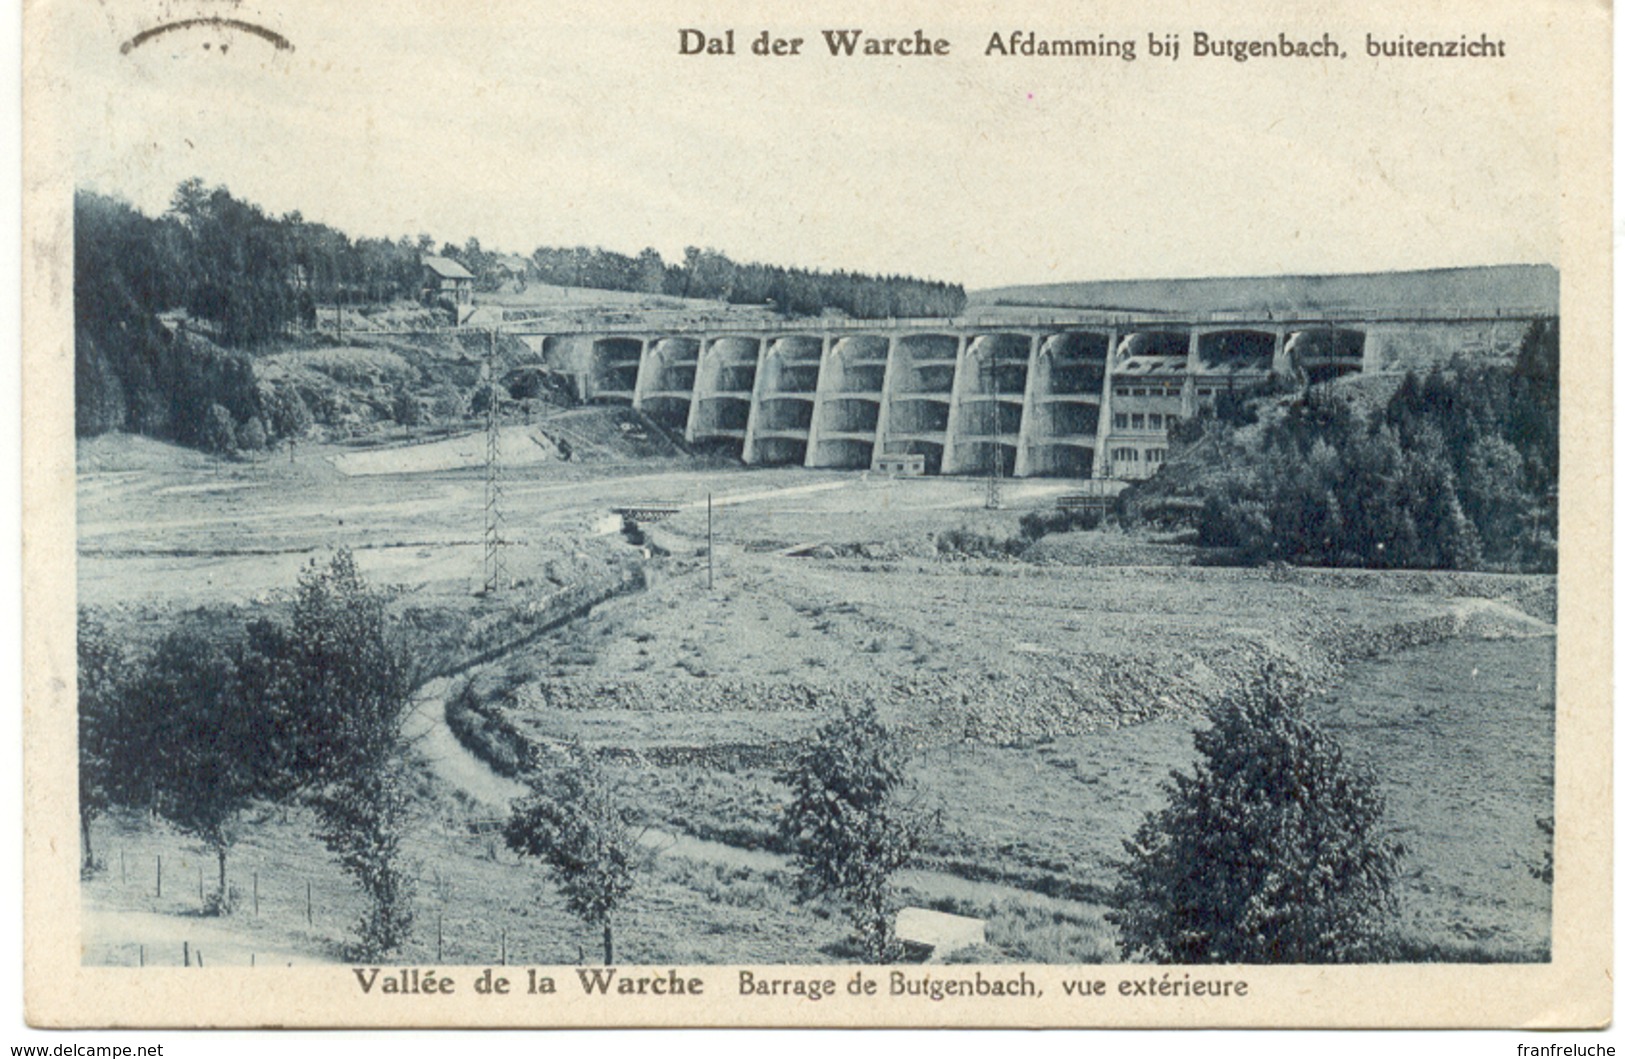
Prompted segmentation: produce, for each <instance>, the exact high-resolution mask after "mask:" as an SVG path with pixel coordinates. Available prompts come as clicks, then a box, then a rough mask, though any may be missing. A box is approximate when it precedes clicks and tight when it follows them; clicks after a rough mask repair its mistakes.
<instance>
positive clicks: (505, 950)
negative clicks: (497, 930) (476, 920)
mask: <svg viewBox="0 0 1625 1059" xmlns="http://www.w3.org/2000/svg"><path fill="white" fill-rule="evenodd" d="M501 963H502V966H503V967H506V966H508V928H507V927H503V928H502V961H501Z"/></svg>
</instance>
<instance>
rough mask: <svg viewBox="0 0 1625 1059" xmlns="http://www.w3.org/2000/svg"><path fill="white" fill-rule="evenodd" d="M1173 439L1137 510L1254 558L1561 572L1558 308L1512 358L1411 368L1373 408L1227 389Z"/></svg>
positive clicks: (1136, 499)
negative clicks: (1419, 370)
mask: <svg viewBox="0 0 1625 1059" xmlns="http://www.w3.org/2000/svg"><path fill="white" fill-rule="evenodd" d="M1171 441H1172V447H1171V449H1170V455H1169V461H1168V464H1167V466H1166V467H1165V468H1164V469H1163V471H1162V472H1161V473H1160V474H1159V475H1158V476H1157V477H1156V478H1153V479H1151V480H1150V481H1148V482H1147V483H1145V484H1144V485H1142V486H1140V487H1139V488H1137V489H1136V490H1135V491H1134V492H1133V494H1131V496H1130V497H1129V498H1128V504H1129V506H1130V507H1131V508H1132V509H1134V510H1137V511H1139V512H1140V513H1141V514H1142V515H1145V516H1147V517H1150V518H1152V519H1154V520H1161V521H1167V522H1178V523H1182V524H1185V525H1187V526H1190V527H1192V528H1194V529H1195V531H1196V534H1197V538H1198V543H1200V544H1202V545H1205V546H1209V547H1215V548H1223V549H1229V550H1231V551H1232V552H1233V553H1234V554H1235V555H1236V557H1237V558H1239V559H1240V560H1241V561H1244V562H1255V563H1262V562H1271V561H1280V562H1290V563H1295V564H1305V565H1316V566H1354V567H1373V568H1405V569H1453V570H1508V571H1522V572H1552V571H1555V570H1556V568H1557V481H1558V324H1557V321H1556V320H1542V321H1537V322H1535V323H1534V324H1532V325H1531V326H1530V328H1529V330H1528V332H1527V333H1526V334H1525V335H1524V338H1523V341H1522V343H1521V346H1520V348H1519V351H1518V354H1517V356H1516V359H1515V361H1514V362H1513V363H1512V364H1511V365H1494V364H1473V363H1468V362H1465V361H1458V362H1455V363H1452V364H1450V365H1447V366H1444V367H1440V368H1435V369H1434V370H1432V371H1430V372H1428V373H1427V374H1426V375H1425V376H1418V375H1417V374H1415V373H1410V374H1407V375H1405V376H1404V377H1403V378H1402V379H1401V380H1400V381H1399V384H1398V386H1397V387H1396V388H1395V389H1394V391H1393V393H1392V394H1391V396H1389V397H1388V398H1387V399H1386V400H1385V401H1382V402H1381V403H1380V404H1378V405H1377V406H1376V407H1374V408H1363V407H1361V406H1359V405H1357V404H1356V403H1354V402H1353V401H1351V400H1350V399H1349V396H1348V394H1347V393H1346V392H1344V391H1343V389H1342V388H1340V387H1339V386H1337V385H1335V384H1333V385H1316V386H1310V387H1307V388H1305V389H1302V390H1296V389H1294V388H1293V387H1290V386H1277V387H1275V388H1273V389H1272V390H1271V391H1269V392H1264V393H1251V394H1248V393H1240V392H1238V393H1234V394H1231V393H1224V394H1221V395H1220V397H1219V400H1218V401H1217V402H1216V404H1215V406H1214V407H1213V408H1212V409H1211V410H1209V411H1207V412H1205V413H1204V414H1202V415H1199V416H1196V417H1193V418H1192V419H1190V420H1189V421H1187V422H1185V423H1183V424H1181V425H1180V427H1179V428H1178V429H1177V430H1176V431H1175V432H1174V434H1173V436H1172V438H1171Z"/></svg>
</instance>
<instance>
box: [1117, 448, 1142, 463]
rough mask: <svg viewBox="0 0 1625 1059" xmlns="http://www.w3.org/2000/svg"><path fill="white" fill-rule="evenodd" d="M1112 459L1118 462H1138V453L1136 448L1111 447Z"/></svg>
mask: <svg viewBox="0 0 1625 1059" xmlns="http://www.w3.org/2000/svg"><path fill="white" fill-rule="evenodd" d="M1112 459H1114V460H1116V461H1117V462H1118V463H1139V462H1140V453H1139V450H1138V449H1113V450H1112Z"/></svg>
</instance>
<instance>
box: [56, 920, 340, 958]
mask: <svg viewBox="0 0 1625 1059" xmlns="http://www.w3.org/2000/svg"><path fill="white" fill-rule="evenodd" d="M83 915H84V920H83V932H84V947H85V955H86V957H87V960H86V962H87V963H96V964H107V965H114V966H122V965H128V966H132V967H134V966H138V965H141V964H142V963H143V961H144V962H145V965H146V966H148V967H181V966H184V965H185V960H187V959H190V960H191V965H192V966H194V967H197V966H200V965H201V966H202V967H204V968H205V969H207V968H210V967H248V966H250V965H253V966H255V967H282V966H288V967H294V966H299V967H308V966H310V965H312V964H330V963H332V962H333V960H332V959H331V958H329V957H327V956H324V955H322V954H321V953H319V952H317V951H314V949H313V948H312V949H306V948H304V947H303V946H301V945H300V944H299V941H298V939H296V938H289V937H278V936H270V935H274V934H276V933H277V932H276V931H274V930H271V929H269V928H267V929H266V930H265V931H264V934H265V935H266V936H262V937H259V938H256V937H254V936H252V935H251V934H245V932H244V931H243V930H242V929H241V928H242V925H243V924H242V921H241V918H242V917H238V918H236V919H233V920H230V921H225V920H218V921H211V920H208V919H204V918H202V917H199V916H176V915H171V914H168V913H164V912H131V911H126V910H123V909H118V910H114V909H110V908H87V909H85V910H84V913H83ZM183 946H184V949H183Z"/></svg>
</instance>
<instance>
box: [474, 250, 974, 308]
mask: <svg viewBox="0 0 1625 1059" xmlns="http://www.w3.org/2000/svg"><path fill="white" fill-rule="evenodd" d="M451 251H452V252H451V253H450V255H449V256H453V257H457V256H458V255H457V254H456V252H455V251H456V248H455V247H454V248H451ZM530 260H531V263H532V265H533V266H534V268H535V270H536V275H537V277H538V278H539V279H540V280H541V281H542V282H544V283H551V284H555V285H557V286H562V287H595V288H599V289H603V290H619V291H632V292H639V293H643V294H665V295H669V296H672V297H679V298H711V299H715V300H718V301H725V302H729V303H731V304H735V305H762V306H769V307H771V308H773V309H774V310H776V311H778V312H781V313H785V314H788V315H792V316H815V315H818V314H819V313H822V312H825V311H830V310H834V311H838V312H842V313H845V314H846V315H848V316H854V317H859V318H863V319H880V318H885V317H903V316H954V315H957V314H958V313H959V312H960V311H961V310H962V309H964V307H965V289H964V287H962V286H961V285H959V284H957V283H944V282H941V281H936V280H922V279H916V278H914V277H912V276H896V275H889V276H873V275H866V274H863V273H856V272H846V271H844V270H836V271H833V272H824V271H821V270H818V269H805V268H785V267H782V266H778V265H764V264H759V263H754V262H752V263H742V262H738V261H734V260H733V259H731V258H729V257H728V256H727V255H726V254H724V253H722V252H720V251H717V250H711V249H702V248H699V247H693V246H690V247H686V248H684V250H683V260H682V261H680V262H671V263H667V262H666V261H665V260H664V259H663V258H662V257H661V255H660V252H659V251H657V250H654V249H652V248H648V249H645V250H643V251H642V252H641V253H639V254H638V255H637V256H636V257H632V256H629V255H627V254H621V253H617V252H615V251H613V250H605V249H603V248H601V247H579V246H578V247H569V248H559V247H545V246H544V247H538V248H537V249H536V251H535V252H534V253H533V254H532V255H531V258H530ZM467 263H468V262H467V261H464V264H467ZM470 270H471V271H473V272H474V273H475V275H476V276H478V275H480V274H481V273H480V270H479V269H478V268H472V267H471V269H470Z"/></svg>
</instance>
